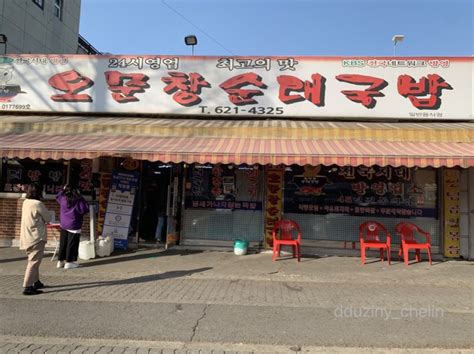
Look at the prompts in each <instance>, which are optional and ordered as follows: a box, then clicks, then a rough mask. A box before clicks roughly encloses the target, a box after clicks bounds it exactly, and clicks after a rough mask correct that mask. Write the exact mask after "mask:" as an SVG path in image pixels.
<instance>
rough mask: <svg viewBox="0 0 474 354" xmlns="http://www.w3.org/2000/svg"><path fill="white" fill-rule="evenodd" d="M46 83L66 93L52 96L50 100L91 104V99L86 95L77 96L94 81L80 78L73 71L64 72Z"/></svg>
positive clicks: (78, 74) (83, 77)
mask: <svg viewBox="0 0 474 354" xmlns="http://www.w3.org/2000/svg"><path fill="white" fill-rule="evenodd" d="M48 83H49V84H50V85H51V86H52V87H53V88H55V89H56V90H60V91H63V92H66V93H65V94H61V95H53V96H51V99H52V100H53V101H56V102H92V97H91V96H89V95H87V94H78V92H81V91H83V90H86V89H88V88H89V87H91V86H92V85H94V81H92V80H91V79H89V78H88V77H86V76H82V75H81V74H80V73H78V72H77V71H75V70H70V71H65V72H62V73H59V74H56V75H53V76H51V77H50V78H49V80H48Z"/></svg>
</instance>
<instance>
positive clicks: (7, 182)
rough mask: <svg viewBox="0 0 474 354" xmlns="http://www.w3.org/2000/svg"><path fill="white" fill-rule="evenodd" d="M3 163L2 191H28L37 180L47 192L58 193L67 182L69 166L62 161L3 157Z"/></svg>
mask: <svg viewBox="0 0 474 354" xmlns="http://www.w3.org/2000/svg"><path fill="white" fill-rule="evenodd" d="M2 164H3V166H2V171H3V173H2V180H1V182H2V183H1V187H2V188H1V191H2V192H14V193H26V191H27V188H28V185H29V184H30V183H33V182H37V183H39V184H41V185H43V187H44V192H45V193H46V194H56V193H58V192H59V191H60V190H61V187H62V186H63V185H64V184H65V183H66V176H67V166H66V165H65V164H64V163H62V162H49V161H41V162H40V161H36V160H31V159H24V160H17V159H3V162H2Z"/></svg>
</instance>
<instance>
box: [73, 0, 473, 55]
mask: <svg viewBox="0 0 474 354" xmlns="http://www.w3.org/2000/svg"><path fill="white" fill-rule="evenodd" d="M473 3H474V0H238V1H237V0H82V10H81V25H80V33H81V34H82V35H83V36H84V37H85V38H86V39H87V40H88V41H89V42H91V43H92V45H94V46H95V47H96V48H97V49H99V50H100V51H102V52H110V53H113V54H176V55H189V54H191V48H190V47H186V45H185V44H184V37H185V36H186V35H188V34H195V35H196V36H197V37H198V45H197V46H196V47H195V55H225V56H230V55H295V56H297V55H318V56H331V55H335V56H339V55H349V56H355V55H360V56H391V55H393V50H394V47H393V42H392V37H393V35H395V34H403V35H405V40H404V41H403V42H402V43H399V45H397V48H396V55H397V56H448V55H449V56H470V55H472V54H474V49H473V48H474V36H473V32H474V27H473V18H474V10H473Z"/></svg>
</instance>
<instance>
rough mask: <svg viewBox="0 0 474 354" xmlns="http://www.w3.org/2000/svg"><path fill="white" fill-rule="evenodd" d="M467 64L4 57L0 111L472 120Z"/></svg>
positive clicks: (323, 59)
mask: <svg viewBox="0 0 474 354" xmlns="http://www.w3.org/2000/svg"><path fill="white" fill-rule="evenodd" d="M473 63H474V59H473V58H470V57H458V58H453V57H443V58H433V57H416V58H388V57H382V58H377V57H355V58H351V57H189V56H111V55H105V56H84V55H71V56H67V55H64V56H57V55H8V56H5V57H0V74H1V75H0V111H31V112H51V111H55V112H56V111H57V112H94V113H141V114H147V113H148V114H167V115H168V114H177V115H193V116H203V117H206V116H207V117H209V116H219V117H226V116H229V117H231V116H245V117H255V118H262V117H265V118H276V119H278V118H282V117H310V118H317V117H321V118H323V117H324V118H328V117H335V118H346V117H347V118H351V117H352V118H355V117H358V118H397V119H420V120H422V119H429V120H432V119H438V120H449V119H473V104H474V103H473V99H472V97H473V88H472V82H474V78H473V75H474V74H473V69H472V68H473Z"/></svg>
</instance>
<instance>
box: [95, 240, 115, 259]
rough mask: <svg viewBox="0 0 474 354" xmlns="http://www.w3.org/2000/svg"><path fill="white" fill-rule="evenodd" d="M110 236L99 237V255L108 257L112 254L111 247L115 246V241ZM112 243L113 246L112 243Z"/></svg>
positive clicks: (97, 244) (97, 249) (97, 251)
mask: <svg viewBox="0 0 474 354" xmlns="http://www.w3.org/2000/svg"><path fill="white" fill-rule="evenodd" d="M110 240H111V239H110V237H106V238H104V237H102V236H101V237H99V238H98V239H97V242H96V253H97V256H99V257H107V256H110V254H111V253H112V252H111V247H112V248H113V247H114V246H113V243H112V242H111V241H110ZM111 243H112V246H111V245H110V244H111Z"/></svg>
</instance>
